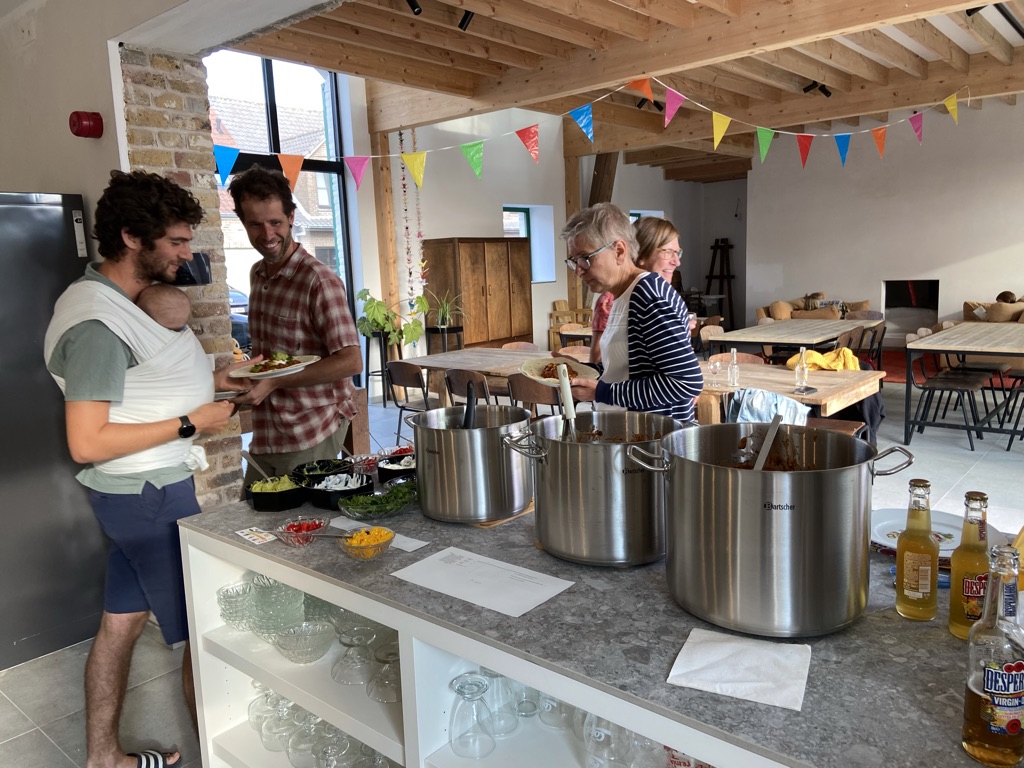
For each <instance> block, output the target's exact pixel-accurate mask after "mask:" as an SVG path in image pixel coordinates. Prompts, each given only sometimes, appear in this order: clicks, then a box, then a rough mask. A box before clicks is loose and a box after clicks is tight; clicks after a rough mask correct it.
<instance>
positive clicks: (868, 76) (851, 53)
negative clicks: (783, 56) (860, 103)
mask: <svg viewBox="0 0 1024 768" xmlns="http://www.w3.org/2000/svg"><path fill="white" fill-rule="evenodd" d="M799 50H800V51H802V52H803V53H806V54H807V55H808V56H810V57H811V58H814V59H817V60H818V61H820V62H823V63H825V64H831V65H832V66H833V67H836V68H837V69H841V70H843V72H847V73H849V74H851V75H856V76H857V77H863V78H864V79H865V80H867V81H868V82H869V83H874V84H875V85H885V84H886V83H888V82H889V70H887V69H886V68H885V67H884V66H882V65H881V64H879V63H878V62H877V61H874V60H872V59H869V58H868V57H867V56H865V55H864V54H862V53H857V51H855V50H853V49H852V48H847V47H846V46H845V45H842V44H841V43H837V42H836V41H835V40H816V41H814V42H809V43H804V44H803V45H801V46H799Z"/></svg>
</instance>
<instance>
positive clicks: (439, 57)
mask: <svg viewBox="0 0 1024 768" xmlns="http://www.w3.org/2000/svg"><path fill="white" fill-rule="evenodd" d="M289 29H291V30H294V31H296V32H304V33H306V34H308V35H313V36H314V37H319V38H323V39H325V40H331V41H333V42H335V43H338V44H341V45H344V46H345V47H349V46H360V47H362V48H369V49H370V50H373V51H379V52H381V53H387V54H398V55H400V56H406V57H408V58H410V59H417V60H418V61H428V62H430V63H432V64H437V65H438V66H441V67H453V68H455V69H461V70H464V71H466V72H472V73H473V74H475V75H480V76H481V77H500V76H501V75H502V74H504V73H505V72H507V71H508V67H506V66H505V65H504V64H498V63H497V62H493V61H489V60H488V59H480V58H476V57H474V56H467V55H466V54H464V53H458V52H456V51H452V50H448V49H446V48H442V47H439V46H436V45H428V44H424V43H420V42H417V41H415V40H409V39H402V38H400V37H394V36H392V35H390V34H387V33H384V32H378V31H376V30H372V29H366V28H363V27H358V26H355V25H353V24H348V23H346V22H342V21H337V20H336V19H328V18H325V17H323V16H319V17H313V18H309V19H305V20H303V21H299V22H296V23H295V24H292V25H291V26H290V27H289ZM257 39H258V38H257Z"/></svg>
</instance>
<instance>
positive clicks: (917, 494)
mask: <svg viewBox="0 0 1024 768" xmlns="http://www.w3.org/2000/svg"><path fill="white" fill-rule="evenodd" d="M931 490H932V484H931V483H930V482H928V481H927V480H920V479H915V480H911V481H910V503H909V504H908V506H907V524H906V526H905V527H904V529H903V530H902V531H901V532H900V536H899V538H898V539H896V611H897V612H898V613H899V614H900V616H903V617H904V618H907V619H915V620H917V621H931V620H932V619H934V618H935V614H936V612H937V611H938V601H937V599H936V598H937V592H938V586H939V583H938V582H939V542H937V541H936V540H935V539H934V538H932V509H931V500H930V495H931Z"/></svg>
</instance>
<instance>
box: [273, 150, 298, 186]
mask: <svg viewBox="0 0 1024 768" xmlns="http://www.w3.org/2000/svg"><path fill="white" fill-rule="evenodd" d="M302 160H303V158H302V155H278V156H277V162H279V163H280V164H281V172H282V173H283V174H284V177H285V178H286V179H288V184H289V186H291V188H292V192H294V191H295V185H296V183H298V181H299V172H300V171H301V170H302Z"/></svg>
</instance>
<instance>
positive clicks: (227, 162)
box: [213, 144, 242, 186]
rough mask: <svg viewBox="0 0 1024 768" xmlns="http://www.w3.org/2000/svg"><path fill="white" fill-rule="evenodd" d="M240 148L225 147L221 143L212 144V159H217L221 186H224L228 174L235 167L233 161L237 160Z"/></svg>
mask: <svg viewBox="0 0 1024 768" xmlns="http://www.w3.org/2000/svg"><path fill="white" fill-rule="evenodd" d="M241 151H242V150H240V149H238V148H237V147H225V146H224V145H222V144H214V145H213V159H214V160H216V161H217V174H218V175H219V176H220V183H221V186H226V185H227V183H228V176H230V175H231V171H232V170H234V168H235V161H236V160H238V153H239V152H241Z"/></svg>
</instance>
